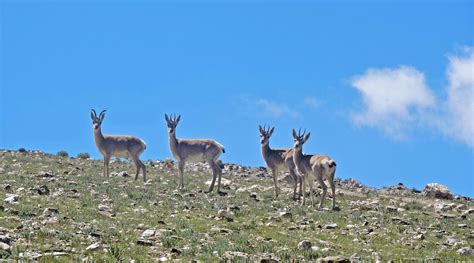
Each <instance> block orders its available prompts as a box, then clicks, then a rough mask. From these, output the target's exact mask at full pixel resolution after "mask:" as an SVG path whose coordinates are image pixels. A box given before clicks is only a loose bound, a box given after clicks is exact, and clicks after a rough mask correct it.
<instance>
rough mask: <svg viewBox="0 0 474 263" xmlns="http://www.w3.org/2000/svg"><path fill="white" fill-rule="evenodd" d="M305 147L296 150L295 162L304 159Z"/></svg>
mask: <svg viewBox="0 0 474 263" xmlns="http://www.w3.org/2000/svg"><path fill="white" fill-rule="evenodd" d="M303 156H304V154H303V147H300V148H299V149H297V148H295V149H294V151H293V159H294V160H295V161H298V160H301V159H302V158H303Z"/></svg>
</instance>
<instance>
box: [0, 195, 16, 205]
mask: <svg viewBox="0 0 474 263" xmlns="http://www.w3.org/2000/svg"><path fill="white" fill-rule="evenodd" d="M18 200H19V196H18V195H12V194H7V198H5V200H3V201H5V202H7V203H10V204H17V203H18Z"/></svg>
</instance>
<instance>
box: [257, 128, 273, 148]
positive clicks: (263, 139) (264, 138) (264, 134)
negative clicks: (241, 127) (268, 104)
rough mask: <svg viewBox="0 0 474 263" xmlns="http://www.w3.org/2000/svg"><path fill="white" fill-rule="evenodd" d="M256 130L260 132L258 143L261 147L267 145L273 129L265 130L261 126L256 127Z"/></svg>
mask: <svg viewBox="0 0 474 263" xmlns="http://www.w3.org/2000/svg"><path fill="white" fill-rule="evenodd" d="M258 129H259V130H260V143H261V144H262V145H267V144H268V142H269V140H270V137H272V134H273V131H274V130H275V127H272V128H271V129H270V127H268V129H266V127H265V126H263V128H262V126H260V125H258Z"/></svg>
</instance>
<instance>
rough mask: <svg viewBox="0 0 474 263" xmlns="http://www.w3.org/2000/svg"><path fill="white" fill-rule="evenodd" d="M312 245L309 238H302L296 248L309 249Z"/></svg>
mask: <svg viewBox="0 0 474 263" xmlns="http://www.w3.org/2000/svg"><path fill="white" fill-rule="evenodd" d="M312 246H313V245H312V244H311V242H310V241H309V240H303V241H301V242H299V243H298V249H301V250H303V249H311V247H312Z"/></svg>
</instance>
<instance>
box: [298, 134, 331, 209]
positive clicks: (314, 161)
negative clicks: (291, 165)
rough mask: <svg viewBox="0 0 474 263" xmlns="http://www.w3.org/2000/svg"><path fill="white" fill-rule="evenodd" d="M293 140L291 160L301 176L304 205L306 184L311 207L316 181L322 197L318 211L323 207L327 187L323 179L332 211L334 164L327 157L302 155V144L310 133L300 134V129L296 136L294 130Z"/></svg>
mask: <svg viewBox="0 0 474 263" xmlns="http://www.w3.org/2000/svg"><path fill="white" fill-rule="evenodd" d="M292 132H293V138H294V142H295V144H294V151H293V160H294V162H295V165H296V168H297V169H298V172H299V173H301V175H302V176H303V202H302V205H304V204H305V191H306V184H307V183H308V184H309V194H310V197H311V205H314V203H313V183H314V180H315V179H316V180H318V182H319V184H320V185H321V187H322V188H323V195H322V197H321V203H319V209H321V208H322V207H323V202H324V199H325V198H326V192H327V188H328V187H327V186H326V184H325V183H324V180H323V179H326V180H327V181H328V182H329V185H330V186H331V190H332V209H333V210H335V209H336V185H335V183H334V174H335V173H336V162H335V161H334V160H333V159H331V157H329V156H325V155H312V154H303V144H304V143H305V142H306V141H307V140H308V138H309V135H310V134H311V133H308V134H306V131H305V132H303V134H301V129H300V130H299V131H298V134H296V131H295V129H293V130H292Z"/></svg>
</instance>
